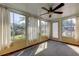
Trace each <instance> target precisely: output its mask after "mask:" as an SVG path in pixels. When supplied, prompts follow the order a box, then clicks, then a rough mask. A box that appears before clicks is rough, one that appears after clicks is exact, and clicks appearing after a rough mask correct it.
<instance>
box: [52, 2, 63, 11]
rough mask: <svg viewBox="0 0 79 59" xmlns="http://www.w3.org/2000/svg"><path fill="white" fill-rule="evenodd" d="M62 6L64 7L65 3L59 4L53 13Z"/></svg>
mask: <svg viewBox="0 0 79 59" xmlns="http://www.w3.org/2000/svg"><path fill="white" fill-rule="evenodd" d="M62 6H64V3H61V4H59V5H58V6H57V7H56V8H54V9H53V11H55V10H57V9H59V8H61V7H62Z"/></svg>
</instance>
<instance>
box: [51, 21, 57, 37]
mask: <svg viewBox="0 0 79 59" xmlns="http://www.w3.org/2000/svg"><path fill="white" fill-rule="evenodd" d="M52 26H53V27H52V31H53V32H52V35H53V38H58V22H53V24H52Z"/></svg>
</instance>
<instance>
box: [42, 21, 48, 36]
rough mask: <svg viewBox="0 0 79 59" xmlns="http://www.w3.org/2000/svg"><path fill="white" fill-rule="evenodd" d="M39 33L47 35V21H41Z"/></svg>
mask: <svg viewBox="0 0 79 59" xmlns="http://www.w3.org/2000/svg"><path fill="white" fill-rule="evenodd" d="M41 35H42V36H48V37H49V22H46V21H41Z"/></svg>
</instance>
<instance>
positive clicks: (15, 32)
mask: <svg viewBox="0 0 79 59" xmlns="http://www.w3.org/2000/svg"><path fill="white" fill-rule="evenodd" d="M10 20H11V38H12V40H19V39H25V16H24V15H20V14H17V13H14V12H10Z"/></svg>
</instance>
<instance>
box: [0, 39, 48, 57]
mask: <svg viewBox="0 0 79 59" xmlns="http://www.w3.org/2000/svg"><path fill="white" fill-rule="evenodd" d="M46 41H48V40H45V41H42V42H39V43H36V44H34V45H30V46H28V47H25V48H22V49H20V50H16V51H13V52H10V53H7V54H4V55H1V56H9V55H11V54H13V53H16V52H18V51H21V50H24V49H27V48H30V47H32V46H35V45H39V44H41V43H43V42H46Z"/></svg>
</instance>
